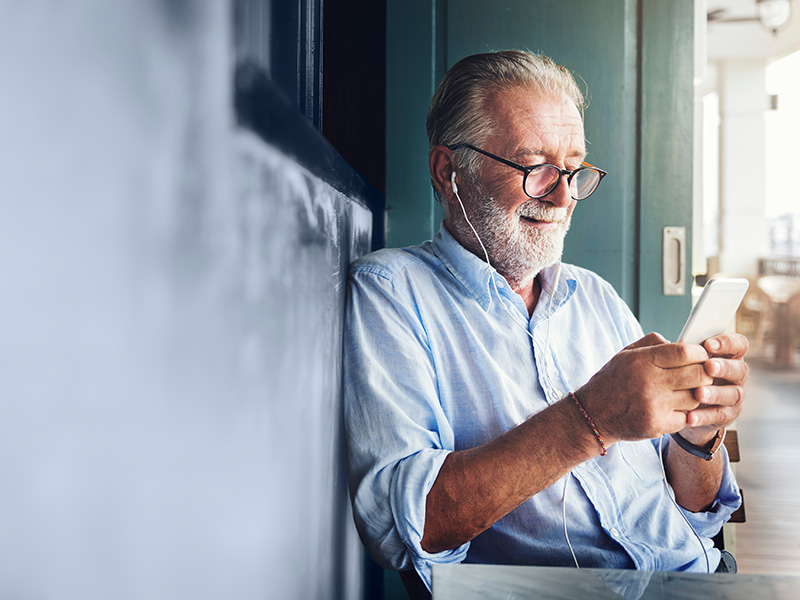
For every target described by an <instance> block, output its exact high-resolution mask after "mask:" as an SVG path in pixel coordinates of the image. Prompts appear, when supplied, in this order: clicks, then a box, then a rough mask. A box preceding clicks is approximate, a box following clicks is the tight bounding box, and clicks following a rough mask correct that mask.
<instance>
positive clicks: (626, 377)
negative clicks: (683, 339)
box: [575, 333, 713, 444]
mask: <svg viewBox="0 0 800 600" xmlns="http://www.w3.org/2000/svg"><path fill="white" fill-rule="evenodd" d="M708 358H709V356H708V353H707V352H706V350H705V349H704V348H703V347H702V346H700V345H698V344H685V343H677V344H671V343H669V342H667V340H665V339H664V338H663V337H662V336H661V335H659V334H657V333H650V334H648V335H646V336H645V337H643V338H642V339H640V340H638V341H636V342H634V343H633V344H631V345H630V346H628V347H626V348H624V349H623V350H621V351H620V352H619V353H617V354H616V355H615V356H614V357H613V358H612V359H611V360H610V361H609V362H608V363H606V365H605V366H604V367H603V368H602V369H600V370H599V371H598V372H597V373H596V374H595V375H594V376H593V377H592V378H591V379H590V380H589V381H588V382H587V383H586V385H584V386H583V387H581V388H580V389H579V390H578V391H577V392H575V394H576V396H578V398H579V400H580V402H581V404H582V405H583V407H584V408H585V409H586V411H587V412H588V413H589V415H591V416H592V418H593V419H594V422H595V424H596V425H597V427H598V429H599V430H600V432H601V433H602V435H603V438H604V440H605V441H606V442H607V443H608V444H613V443H614V442H618V441H622V440H630V441H633V440H644V439H652V438H656V437H659V436H661V435H664V434H666V433H673V432H676V431H680V430H681V429H683V428H684V427H686V425H687V417H686V415H687V413H688V411H690V410H693V409H695V408H697V407H698V406H699V404H700V403H699V402H698V401H697V400H696V399H695V394H694V390H695V388H698V387H701V386H706V385H711V384H712V383H713V378H712V377H710V376H709V375H708V374H707V373H706V370H705V368H704V366H703V363H704V361H706V360H708Z"/></svg>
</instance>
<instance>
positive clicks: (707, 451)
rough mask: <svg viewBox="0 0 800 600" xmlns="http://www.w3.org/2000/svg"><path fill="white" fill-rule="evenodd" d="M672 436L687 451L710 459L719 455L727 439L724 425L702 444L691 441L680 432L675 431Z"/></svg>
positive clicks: (704, 458)
mask: <svg viewBox="0 0 800 600" xmlns="http://www.w3.org/2000/svg"><path fill="white" fill-rule="evenodd" d="M671 436H672V439H673V441H674V442H675V443H676V444H677V445H678V446H679V447H680V448H681V449H682V450H684V451H685V452H688V453H689V454H692V455H694V456H696V457H698V458H702V459H703V460H706V461H709V460H712V459H713V458H714V457H715V456H716V455H717V452H718V451H719V449H720V448H721V447H722V443H723V442H724V441H725V428H724V427H723V428H722V429H720V430H719V431H717V432H716V433H715V434H714V436H713V437H712V438H711V439H710V440H708V441H706V442H705V443H702V444H695V443H693V442H690V441H689V440H687V439H686V438H685V437H683V436H682V435H681V434H680V433H673V434H671Z"/></svg>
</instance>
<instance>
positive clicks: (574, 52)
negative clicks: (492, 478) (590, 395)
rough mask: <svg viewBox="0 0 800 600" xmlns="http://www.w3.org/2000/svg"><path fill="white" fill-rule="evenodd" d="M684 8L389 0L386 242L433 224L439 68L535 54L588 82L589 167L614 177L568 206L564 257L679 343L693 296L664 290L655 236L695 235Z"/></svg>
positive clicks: (411, 238)
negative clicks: (482, 56)
mask: <svg viewBox="0 0 800 600" xmlns="http://www.w3.org/2000/svg"><path fill="white" fill-rule="evenodd" d="M693 7H694V5H693V2H692V0H674V1H670V2H663V0H662V1H660V2H659V1H658V0H592V1H591V2H587V1H585V0H561V1H559V2H551V1H546V0H513V1H512V0H506V1H501V2H488V1H486V0H418V1H415V2H408V1H407V0H406V1H393V0H389V3H388V6H387V24H388V26H387V88H386V89H387V172H386V204H387V213H386V214H387V220H386V232H387V246H390V247H393V246H404V245H408V244H415V243H419V242H420V241H423V240H425V239H428V238H430V237H431V236H432V235H433V233H435V231H436V229H437V228H438V226H439V222H440V220H441V218H442V213H441V208H440V207H439V206H438V205H437V204H436V202H435V201H434V200H433V195H432V192H431V188H430V182H429V176H428V170H427V154H428V145H427V139H426V136H425V115H426V113H427V108H428V104H429V102H430V98H431V96H432V94H433V91H434V89H435V86H436V84H437V83H438V81H439V79H440V78H441V76H442V75H443V74H444V72H445V70H446V69H447V68H449V67H450V66H452V65H453V64H454V63H455V62H457V61H458V60H459V59H460V58H462V57H464V56H466V55H469V54H473V53H476V52H485V51H489V50H500V49H504V48H524V49H529V50H532V51H535V52H542V53H544V54H547V55H550V56H551V57H553V58H554V59H555V60H556V62H558V63H560V64H563V65H565V66H566V67H567V68H569V69H570V70H572V71H573V72H574V73H576V74H578V75H580V77H581V78H583V80H584V81H585V82H586V86H587V87H588V90H589V97H590V101H589V105H588V107H587V110H586V119H585V120H586V136H587V140H588V142H589V145H588V148H589V157H588V159H589V161H590V162H592V163H593V164H596V165H598V166H600V167H602V168H604V169H606V170H607V171H608V172H609V175H608V177H606V178H605V179H604V181H603V184H602V186H601V187H600V189H599V190H598V191H597V192H596V193H595V194H594V195H593V196H592V197H591V198H590V199H589V200H587V201H585V202H582V203H581V204H580V205H579V206H578V208H577V209H576V211H575V215H574V217H573V225H572V229H571V231H570V233H569V234H568V235H567V242H566V248H565V260H566V261H568V262H572V263H576V264H579V265H581V266H584V267H587V268H589V269H592V270H593V271H595V272H597V273H599V274H600V275H602V276H603V277H605V278H606V279H607V280H608V281H609V282H610V283H611V284H612V285H613V286H614V287H615V288H616V289H617V291H618V292H619V293H620V295H621V296H622V297H623V298H624V299H625V300H626V302H628V304H629V305H630V306H631V308H632V309H633V310H634V312H635V313H637V315H638V316H639V317H640V320H641V321H642V325H643V327H644V328H645V330H658V331H661V332H662V333H664V334H665V335H666V336H668V337H675V336H676V335H677V333H678V331H679V330H680V327H681V325H682V322H683V319H684V318H685V316H686V314H687V313H688V310H689V306H690V295H689V293H688V290H687V294H686V295H685V296H663V295H662V286H661V230H662V228H663V227H664V226H684V227H686V228H687V240H690V239H691V215H692V198H691V193H692V186H691V177H692V169H691V165H692V126H693V119H692V111H693V103H692V96H693V93H692V68H693V58H692V53H693V45H692V40H693V35H692V27H693ZM690 251H691V249H690V248H687V256H690ZM688 268H689V267H688V266H687V281H690V280H691V277H690V274H689V272H688Z"/></svg>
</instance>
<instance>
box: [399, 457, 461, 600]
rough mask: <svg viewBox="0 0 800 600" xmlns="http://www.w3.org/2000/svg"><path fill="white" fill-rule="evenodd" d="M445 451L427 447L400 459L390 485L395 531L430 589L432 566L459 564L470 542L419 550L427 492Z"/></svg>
mask: <svg viewBox="0 0 800 600" xmlns="http://www.w3.org/2000/svg"><path fill="white" fill-rule="evenodd" d="M448 454H450V452H449V451H446V450H434V449H426V450H421V451H419V452H417V453H416V454H413V455H412V456H409V457H407V458H405V459H403V461H401V463H400V464H399V465H398V469H397V472H396V473H395V476H394V477H393V478H392V485H391V495H390V497H391V504H392V514H393V515H394V523H395V527H396V528H397V533H398V535H399V536H400V539H401V540H402V541H403V543H404V544H405V545H406V547H407V548H408V551H409V555H410V557H411V561H412V563H413V564H414V569H415V570H416V571H417V573H418V574H419V576H420V578H421V579H422V581H423V582H424V583H425V585H426V586H427V587H428V589H429V590H430V589H431V566H432V565H433V564H448V563H460V562H462V561H463V560H464V558H466V556H467V550H468V549H469V542H467V543H465V544H462V545H461V546H458V547H457V548H453V549H452V550H445V551H443V552H436V553H430V552H425V550H423V549H422V535H423V533H424V531H425V505H426V501H427V498H428V492H430V490H431V488H432V487H433V483H434V481H436V477H438V475H439V470H440V469H441V468H442V464H444V461H445V459H446V458H447V456H448Z"/></svg>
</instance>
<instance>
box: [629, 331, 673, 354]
mask: <svg viewBox="0 0 800 600" xmlns="http://www.w3.org/2000/svg"><path fill="white" fill-rule="evenodd" d="M667 343H669V342H667V339H666V338H665V337H664V336H663V335H661V334H660V333H655V332H652V333H648V334H647V335H646V336H644V337H643V338H641V339H638V340H636V341H635V342H633V343H632V344H631V345H629V346H626V347H625V348H624V349H625V350H632V349H634V348H647V347H648V346H658V345H660V344H667Z"/></svg>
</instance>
